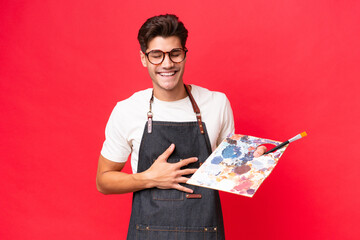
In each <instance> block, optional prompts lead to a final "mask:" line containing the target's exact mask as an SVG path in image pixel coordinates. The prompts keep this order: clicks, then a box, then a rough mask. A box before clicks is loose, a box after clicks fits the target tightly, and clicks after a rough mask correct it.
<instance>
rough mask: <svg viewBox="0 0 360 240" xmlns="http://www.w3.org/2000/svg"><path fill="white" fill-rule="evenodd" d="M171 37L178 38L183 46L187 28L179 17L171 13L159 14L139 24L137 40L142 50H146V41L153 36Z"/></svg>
mask: <svg viewBox="0 0 360 240" xmlns="http://www.w3.org/2000/svg"><path fill="white" fill-rule="evenodd" d="M158 36H160V37H164V38H166V37H172V36H176V37H178V38H180V41H181V45H182V47H183V48H185V44H186V39H187V37H188V30H187V29H186V28H185V26H184V24H183V23H182V22H180V21H179V18H178V17H177V16H175V15H173V14H165V15H159V16H155V17H152V18H149V19H148V20H146V22H145V23H144V24H143V25H142V26H141V28H140V30H139V33H138V41H139V43H140V48H141V51H142V52H144V53H145V52H146V49H147V48H148V43H149V42H150V41H151V40H152V39H154V38H155V37H158Z"/></svg>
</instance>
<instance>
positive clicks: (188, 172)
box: [178, 168, 197, 176]
mask: <svg viewBox="0 0 360 240" xmlns="http://www.w3.org/2000/svg"><path fill="white" fill-rule="evenodd" d="M196 170H197V168H187V169H183V170H180V171H179V172H178V173H179V175H180V176H184V175H189V174H193V173H195V172H196Z"/></svg>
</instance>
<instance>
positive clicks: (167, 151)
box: [158, 143, 175, 161]
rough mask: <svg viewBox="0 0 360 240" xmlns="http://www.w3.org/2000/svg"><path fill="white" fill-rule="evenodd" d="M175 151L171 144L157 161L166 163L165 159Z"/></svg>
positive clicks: (173, 145)
mask: <svg viewBox="0 0 360 240" xmlns="http://www.w3.org/2000/svg"><path fill="white" fill-rule="evenodd" d="M174 149H175V144H173V143H172V144H171V145H170V147H168V148H167V149H166V150H165V152H163V153H162V154H161V155H160V156H159V157H158V160H163V161H167V159H168V158H169V157H170V155H171V154H172V153H173V151H174Z"/></svg>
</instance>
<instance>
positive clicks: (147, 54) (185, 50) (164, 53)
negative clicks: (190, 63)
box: [145, 48, 189, 65]
mask: <svg viewBox="0 0 360 240" xmlns="http://www.w3.org/2000/svg"><path fill="white" fill-rule="evenodd" d="M179 49H180V50H183V51H184V59H183V60H181V61H180V62H174V60H172V58H171V55H170V53H171V52H172V51H174V50H179ZM153 51H160V52H162V53H163V58H162V59H161V62H160V63H152V62H151V61H150V58H149V54H150V53H151V52H153ZM188 51H189V50H188V49H187V48H173V49H171V51H170V52H164V51H161V50H159V49H154V50H151V51H149V52H147V53H145V56H146V58H147V60H148V61H149V62H150V63H151V64H153V65H160V64H162V63H163V61H164V59H165V55H166V54H168V56H169V59H170V61H172V62H173V63H181V62H183V61H184V60H185V59H186V53H187V52H188Z"/></svg>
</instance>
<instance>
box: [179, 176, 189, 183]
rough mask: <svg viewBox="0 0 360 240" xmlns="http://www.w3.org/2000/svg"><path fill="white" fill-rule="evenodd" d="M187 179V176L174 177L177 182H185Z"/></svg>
mask: <svg viewBox="0 0 360 240" xmlns="http://www.w3.org/2000/svg"><path fill="white" fill-rule="evenodd" d="M188 180H189V178H187V177H179V178H178V179H176V181H177V182H178V183H186V182H187V181H188Z"/></svg>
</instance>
